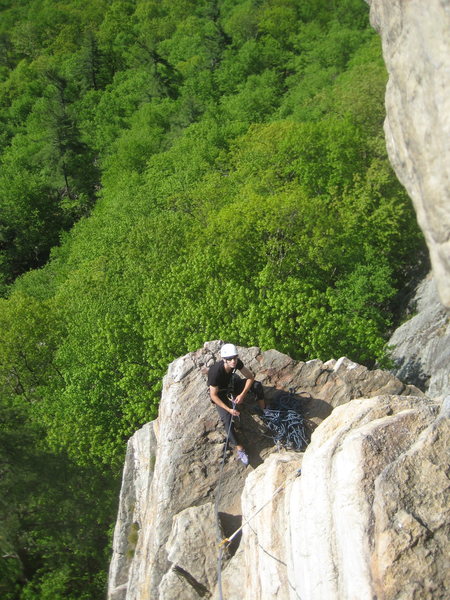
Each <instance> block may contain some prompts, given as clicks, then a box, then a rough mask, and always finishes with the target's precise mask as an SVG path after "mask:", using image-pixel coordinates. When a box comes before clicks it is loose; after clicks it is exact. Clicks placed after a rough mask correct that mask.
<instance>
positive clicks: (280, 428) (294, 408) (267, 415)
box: [262, 391, 308, 450]
mask: <svg viewBox="0 0 450 600" xmlns="http://www.w3.org/2000/svg"><path fill="white" fill-rule="evenodd" d="M262 419H263V421H264V424H265V425H266V426H267V428H268V429H269V431H270V432H271V434H272V437H273V441H274V443H275V445H277V446H280V445H281V446H284V447H286V448H289V449H293V450H301V449H302V448H304V447H305V446H306V445H307V444H308V432H307V427H306V421H305V418H304V416H303V414H302V408H301V400H299V399H298V398H296V397H295V395H294V394H293V392H292V391H290V392H289V393H287V392H284V393H281V394H279V395H278V397H277V398H275V399H274V400H272V402H271V404H270V408H266V409H265V410H264V414H263V415H262Z"/></svg>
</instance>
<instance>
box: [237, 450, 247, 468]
mask: <svg viewBox="0 0 450 600" xmlns="http://www.w3.org/2000/svg"><path fill="white" fill-rule="evenodd" d="M237 457H238V459H239V460H240V461H241V463H242V464H243V465H245V466H247V465H248V456H247V454H246V452H245V451H244V450H238V451H237Z"/></svg>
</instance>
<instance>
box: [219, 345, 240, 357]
mask: <svg viewBox="0 0 450 600" xmlns="http://www.w3.org/2000/svg"><path fill="white" fill-rule="evenodd" d="M238 354H239V353H238V351H237V348H236V346H235V345H234V344H224V345H223V346H222V348H221V349H220V356H221V357H222V358H230V357H231V356H237V355H238Z"/></svg>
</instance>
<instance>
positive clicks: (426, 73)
mask: <svg viewBox="0 0 450 600" xmlns="http://www.w3.org/2000/svg"><path fill="white" fill-rule="evenodd" d="M367 2H368V4H369V5H370V18H371V23H372V25H373V26H374V28H375V29H376V30H377V31H378V32H379V33H380V35H381V40H382V45H383V55H384V60H385V63H386V67H387V70H388V73H389V82H388V85H387V88H386V114H387V117H386V121H385V133H386V143H387V149H388V153H389V157H390V160H391V163H392V165H393V167H394V169H395V171H396V173H397V176H398V178H399V180H400V181H401V182H402V183H403V185H404V186H405V188H406V190H407V191H408V194H409V195H410V197H411V198H412V201H413V203H414V207H415V209H416V212H417V219H418V222H419V225H420V227H421V229H422V230H423V232H424V234H425V239H426V242H427V245H428V248H429V251H430V258H431V263H432V266H433V272H434V276H435V278H436V281H437V285H438V289H439V294H440V297H441V300H442V303H443V304H444V306H446V307H450V0H427V2H423V0H408V2H405V1H404V0H367Z"/></svg>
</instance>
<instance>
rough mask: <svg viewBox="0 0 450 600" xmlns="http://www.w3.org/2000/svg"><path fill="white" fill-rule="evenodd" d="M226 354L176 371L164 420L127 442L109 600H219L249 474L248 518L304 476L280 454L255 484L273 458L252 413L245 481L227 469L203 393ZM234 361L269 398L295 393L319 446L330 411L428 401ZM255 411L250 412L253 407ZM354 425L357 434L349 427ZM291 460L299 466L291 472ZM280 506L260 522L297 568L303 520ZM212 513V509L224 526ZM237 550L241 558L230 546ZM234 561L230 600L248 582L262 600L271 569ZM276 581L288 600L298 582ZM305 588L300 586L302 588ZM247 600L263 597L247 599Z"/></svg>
mask: <svg viewBox="0 0 450 600" xmlns="http://www.w3.org/2000/svg"><path fill="white" fill-rule="evenodd" d="M219 347H220V343H219V342H210V343H207V344H205V347H204V348H202V349H200V350H198V351H197V352H194V353H191V354H188V355H186V356H184V357H182V358H180V359H178V360H176V361H174V362H173V363H172V364H171V365H170V366H169V370H168V373H167V375H166V376H165V378H164V385H163V393H162V398H161V403H160V410H159V416H158V419H157V420H156V421H153V422H152V423H151V424H148V425H146V426H145V427H144V428H142V429H141V430H140V431H138V432H136V434H135V435H134V436H133V437H132V438H131V440H130V442H129V445H128V453H127V459H126V465H125V470H124V478H123V485H122V492H121V499H120V507H119V515H118V521H117V525H116V530H115V537H114V548H113V558H112V561H111V569H110V577H109V586H108V599H109V600H148V599H149V598H151V599H152V600H153V599H155V600H156V599H160V600H169V599H172V598H175V597H177V598H183V599H187V600H188V599H189V598H204V597H212V596H213V595H214V593H216V592H215V591H214V589H213V585H215V577H214V573H215V569H216V558H215V557H214V549H217V544H218V541H219V540H221V539H222V537H223V535H226V536H230V534H231V532H232V531H234V530H235V529H236V528H237V527H239V523H240V520H241V515H242V509H241V494H242V490H243V488H244V484H245V485H246V486H247V485H250V482H251V481H252V478H250V477H249V478H248V481H249V483H248V484H247V482H246V480H247V475H249V474H250V473H252V477H254V478H255V479H253V481H254V487H253V488H252V489H253V491H252V492H251V493H250V496H246V497H245V499H244V500H243V504H244V508H245V507H249V508H246V509H245V510H248V511H251V510H253V508H254V507H256V506H258V505H259V503H260V501H261V500H263V499H264V498H265V497H266V494H267V493H269V492H266V491H265V489H267V490H269V491H270V490H274V489H276V488H277V487H278V485H279V482H280V481H281V480H282V478H283V477H288V476H290V474H291V473H292V472H294V471H296V470H297V469H298V465H299V461H300V460H301V459H300V457H301V453H293V456H289V454H290V453H287V452H284V453H283V454H284V458H283V459H282V460H281V459H280V458H279V457H280V456H281V455H279V454H276V455H275V456H276V457H278V458H276V460H275V459H272V458H271V460H275V464H276V466H275V467H274V468H273V469H272V470H271V471H270V472H269V475H268V476H265V475H264V471H263V472H262V482H263V483H262V484H261V486H260V485H259V484H258V477H259V476H257V474H258V473H259V472H260V469H264V468H265V464H266V463H267V461H268V459H269V457H271V456H272V455H273V454H274V453H276V449H275V447H274V445H273V441H272V439H271V438H270V436H269V435H268V432H267V430H266V429H265V428H264V426H263V423H262V421H261V420H260V418H259V417H257V416H255V415H254V414H252V412H251V411H250V410H247V409H246V410H243V412H242V414H241V417H240V420H241V429H242V435H243V437H244V443H245V445H246V447H247V449H248V452H249V457H250V467H248V468H247V469H245V467H244V466H243V465H242V464H241V463H239V462H237V461H236V460H235V458H234V457H233V456H229V454H228V455H227V456H226V460H225V461H224V462H223V463H222V458H223V456H224V452H223V451H224V439H225V434H224V432H223V429H222V425H221V424H219V420H218V417H217V413H216V411H215V409H214V408H213V406H212V404H211V402H210V400H209V396H208V391H207V386H206V372H207V368H208V367H209V366H210V365H211V364H213V362H214V361H215V360H216V359H217V354H218V350H219ZM239 352H240V356H241V358H242V360H243V361H244V364H246V365H247V366H248V367H249V368H250V369H252V370H253V371H254V372H255V373H256V377H257V379H258V380H259V381H261V382H262V384H263V386H264V388H265V392H266V396H267V398H269V399H270V398H271V397H274V396H275V395H276V394H277V393H279V391H280V390H281V389H284V390H287V389H289V388H294V389H295V390H296V395H297V397H299V398H301V399H302V400H303V407H304V411H305V415H306V417H307V419H308V422H309V424H310V427H311V429H314V428H316V427H317V429H316V430H315V432H314V433H313V436H312V437H313V440H314V439H315V438H316V437H317V436H318V432H319V430H320V428H321V427H323V425H320V424H321V423H322V422H323V421H324V419H326V420H325V423H327V422H328V419H327V417H328V416H329V415H330V413H331V412H332V411H333V409H335V407H339V406H342V405H347V404H348V403H350V401H351V400H352V399H354V398H360V397H364V396H365V397H368V398H370V397H376V396H379V395H384V396H383V397H385V395H390V394H395V397H396V398H397V397H399V396H405V397H408V396H411V394H413V395H414V397H415V400H413V399H411V400H410V401H409V402H410V403H415V402H418V401H419V400H418V398H420V397H422V398H424V396H423V394H422V393H421V392H420V391H419V390H418V389H416V388H414V387H413V386H406V385H404V384H403V383H401V382H400V380H399V379H397V378H396V377H394V376H393V375H391V374H389V373H386V372H383V371H380V370H377V371H369V370H368V369H366V368H365V367H362V366H361V365H357V364H355V363H353V362H351V361H349V360H348V359H346V358H341V359H339V360H338V361H335V360H331V361H328V362H327V363H323V362H321V361H319V360H314V361H309V362H306V363H304V362H297V361H294V360H292V359H291V358H290V357H288V356H286V355H284V354H281V353H279V352H276V351H274V350H270V351H267V352H261V351H260V350H259V349H258V348H240V349H239ZM423 401H424V402H426V399H424V400H423ZM367 402H370V400H367ZM248 404H249V405H250V406H249V408H251V405H252V401H251V399H250V400H249V403H248ZM386 410H387V411H388V410H391V409H390V408H386ZM333 414H334V412H333ZM348 421H349V425H348V427H349V428H351V424H350V423H351V418H350V416H349V417H348ZM325 423H324V424H325ZM311 446H312V444H311ZM308 451H309V450H308ZM308 451H307V453H308ZM305 457H306V455H305ZM288 458H289V461H293V463H292V464H288V462H289V461H288V462H286V461H287V459H288ZM267 464H271V463H267ZM222 465H223V469H222ZM358 468H359V467H358ZM321 477H322V475H321ZM280 478H281V479H280ZM283 502H284V501H283V494H282V493H280V495H279V497H277V498H276V501H275V502H274V504H273V507H272V508H271V510H275V508H274V507H278V508H279V509H280V510H281V512H279V513H277V516H275V513H274V514H272V515H270V514H269V516H268V517H267V515H266V520H265V521H264V522H265V527H266V530H267V529H269V530H272V533H271V535H272V538H273V539H272V542H271V544H272V545H273V546H274V555H275V556H277V553H278V554H280V555H284V554H287V555H288V556H290V555H291V554H292V552H293V550H292V548H295V547H296V545H297V544H298V543H299V540H298V536H301V535H304V534H303V533H302V532H301V531H298V532H297V533H295V536H294V537H293V538H292V540H291V539H290V536H291V534H290V533H289V532H290V531H291V530H292V531H294V530H293V529H292V525H291V524H290V521H289V519H287V517H286V515H288V514H298V508H295V507H294V508H293V506H294V505H292V503H291V504H290V505H289V506H290V508H289V509H287V505H285V504H283ZM296 502H297V500H295V502H294V504H295V503H296ZM212 506H216V508H217V513H218V517H219V522H218V521H217V519H216V511H215V510H213V509H212ZM283 506H284V508H283ZM262 514H263V513H261V515H262ZM221 528H223V531H224V533H222V532H221V531H220V530H221ZM245 529H248V527H244V531H245ZM259 535H260V538H261V539H263V538H264V539H266V538H265V537H264V536H267V535H268V534H267V531H265V533H264V534H263V533H260V534H259ZM315 535H316V534H315ZM287 538H289V540H288V539H287ZM324 543H326V542H325V541H324ZM244 548H245V546H244ZM230 549H231V551H232V552H234V551H235V550H236V548H235V547H233V546H232V547H231V548H230ZM294 553H295V552H294ZM239 554H241V556H242V551H241V546H240V547H239V550H238V553H237V554H236V556H238V555H239ZM229 558H230V557H229V556H228V555H227V556H225V557H224V560H223V569H224V585H227V586H228V587H227V589H229V590H232V589H234V590H235V592H233V593H240V594H241V596H240V598H242V597H243V595H242V594H243V590H242V586H241V585H240V583H241V582H242V578H244V579H245V580H246V581H247V582H248V585H249V592H248V593H249V594H250V595H249V596H248V598H249V599H250V598H252V600H253V599H255V598H258V597H259V596H258V594H260V593H261V594H263V592H262V591H261V590H262V588H265V587H266V584H267V582H265V581H264V580H263V579H260V578H261V577H263V576H264V574H263V573H260V568H262V569H263V571H265V569H266V566H267V565H266V564H265V563H264V560H263V559H264V557H263V556H262V555H261V566H256V565H255V562H254V559H253V557H251V556H248V555H246V554H245V552H244V555H243V558H242V560H241V561H240V562H239V563H238V564H236V560H235V558H234V559H233V560H232V561H231V563H233V565H232V566H231V563H230V565H229V566H227V564H228V560H229ZM289 560H291V559H289ZM233 561H234V562H233ZM319 562H320V560H319ZM255 566H256V570H255ZM267 568H268V567H267ZM271 568H272V567H271ZM295 568H296V569H297V566H296V567H295ZM272 570H273V568H272ZM268 572H269V571H268ZM236 573H238V574H239V579H238V580H237V575H236ZM227 574H228V575H227ZM236 580H237V581H238V582H239V584H238V583H237V581H236ZM274 581H275V579H274ZM276 581H278V583H277V584H276V585H275V584H271V585H272V587H270V589H272V590H275V587H276V586H278V588H279V589H280V592H279V593H280V594H284V593H287V592H286V590H287V589H288V588H289V589H290V586H291V584H292V582H293V581H295V579H293V575H292V574H291V575H289V577H287V576H286V573H284V574H283V573H281V572H280V573H279V574H278V575H277V580H276ZM274 585H275V587H274ZM292 585H294V584H292ZM298 585H299V584H298V582H297V583H295V587H298ZM267 589H269V588H267ZM251 590H253V591H254V592H255V594H256V595H251ZM281 590H284V591H283V592H282V591H281ZM277 593H278V592H277ZM231 597H232V596H230V600H231ZM236 597H237V596H236ZM260 597H264V596H263V595H262V596H260ZM267 597H268V596H267ZM273 597H274V596H272V598H273ZM277 597H280V598H282V597H284V596H283V595H280V596H277ZM286 597H288V596H286Z"/></svg>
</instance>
